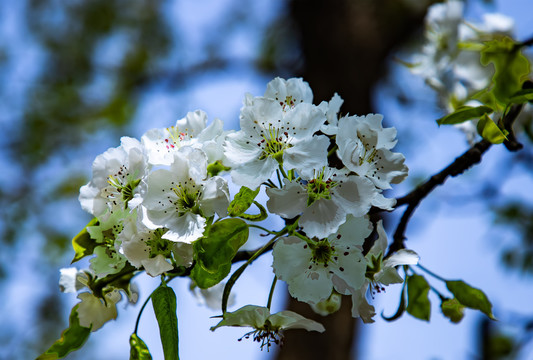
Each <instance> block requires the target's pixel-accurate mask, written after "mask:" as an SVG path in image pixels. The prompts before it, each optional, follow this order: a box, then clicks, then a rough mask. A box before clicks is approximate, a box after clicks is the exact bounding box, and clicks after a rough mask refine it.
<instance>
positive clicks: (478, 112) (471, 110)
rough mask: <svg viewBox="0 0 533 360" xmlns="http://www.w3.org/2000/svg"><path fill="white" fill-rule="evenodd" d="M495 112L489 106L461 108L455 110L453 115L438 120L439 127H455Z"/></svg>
mask: <svg viewBox="0 0 533 360" xmlns="http://www.w3.org/2000/svg"><path fill="white" fill-rule="evenodd" d="M493 111H494V110H493V109H492V108H491V107H489V106H485V105H482V106H478V107H472V106H461V107H460V108H458V109H457V110H455V111H454V112H453V113H451V114H448V115H446V116H444V117H441V118H440V119H438V120H437V124H439V125H455V124H460V123H463V122H465V121H467V120H472V119H477V118H479V117H481V116H483V115H484V114H490V113H492V112H493Z"/></svg>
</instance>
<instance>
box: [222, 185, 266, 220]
mask: <svg viewBox="0 0 533 360" xmlns="http://www.w3.org/2000/svg"><path fill="white" fill-rule="evenodd" d="M258 193H259V188H257V189H255V190H250V189H249V188H247V187H246V186H243V187H241V189H240V190H239V192H238V193H237V194H236V195H235V197H234V198H233V200H232V201H231V203H230V204H229V207H228V214H229V216H231V217H236V216H241V215H242V214H244V212H245V211H246V210H248V209H249V208H250V206H252V203H253V202H254V199H255V197H256V196H257V194H258Z"/></svg>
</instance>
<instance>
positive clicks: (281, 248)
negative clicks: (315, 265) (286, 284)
mask: <svg viewBox="0 0 533 360" xmlns="http://www.w3.org/2000/svg"><path fill="white" fill-rule="evenodd" d="M272 258H273V260H272V267H273V269H274V273H275V274H276V276H277V277H278V279H280V280H284V281H289V280H290V279H292V278H293V277H295V276H296V275H298V274H301V273H302V272H304V271H305V270H306V269H307V267H308V266H309V263H310V260H311V250H310V249H309V246H308V245H307V243H306V242H305V241H303V240H302V239H300V238H298V237H296V236H288V237H283V238H281V239H279V240H278V241H277V242H276V243H275V244H274V248H273V250H272Z"/></svg>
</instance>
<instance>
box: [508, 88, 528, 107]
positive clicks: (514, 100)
mask: <svg viewBox="0 0 533 360" xmlns="http://www.w3.org/2000/svg"><path fill="white" fill-rule="evenodd" d="M528 101H533V89H523V90H520V91H517V92H515V93H514V94H513V95H512V96H511V98H510V99H509V104H523V103H526V102H528Z"/></svg>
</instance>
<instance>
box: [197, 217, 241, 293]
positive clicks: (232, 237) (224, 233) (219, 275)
mask: <svg viewBox="0 0 533 360" xmlns="http://www.w3.org/2000/svg"><path fill="white" fill-rule="evenodd" d="M247 240H248V225H247V224H246V223H245V222H244V221H243V220H241V219H225V220H222V221H218V222H216V223H214V224H213V225H212V226H211V227H210V229H209V232H208V233H207V234H206V235H205V236H204V237H202V238H200V239H199V240H197V241H196V242H195V243H194V245H193V246H194V250H195V254H196V265H195V267H194V269H193V271H192V273H191V277H192V278H193V279H194V280H195V281H196V283H197V284H198V286H199V287H200V288H203V289H205V288H207V287H210V286H213V285H215V284H217V283H218V282H220V281H221V280H222V279H224V278H225V277H226V276H227V275H228V274H229V272H230V270H231V260H232V259H233V257H234V256H235V254H236V253H237V251H238V250H239V248H240V247H241V246H243V245H244V243H246V241H247ZM199 267H201V269H200V268H199ZM197 268H198V269H197Z"/></svg>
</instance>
